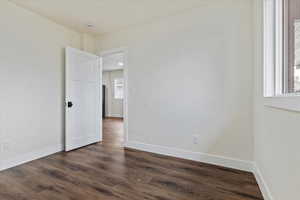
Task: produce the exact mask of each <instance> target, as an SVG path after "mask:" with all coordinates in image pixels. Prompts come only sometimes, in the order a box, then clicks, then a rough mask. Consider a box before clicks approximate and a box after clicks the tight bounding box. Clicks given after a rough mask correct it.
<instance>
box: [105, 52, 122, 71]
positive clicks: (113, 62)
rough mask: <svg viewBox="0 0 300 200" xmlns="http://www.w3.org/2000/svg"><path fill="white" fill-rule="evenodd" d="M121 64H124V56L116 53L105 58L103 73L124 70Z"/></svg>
mask: <svg viewBox="0 0 300 200" xmlns="http://www.w3.org/2000/svg"><path fill="white" fill-rule="evenodd" d="M120 63H124V54H123V53H116V54H110V55H107V56H104V57H103V71H112V70H118V69H123V66H121V65H120Z"/></svg>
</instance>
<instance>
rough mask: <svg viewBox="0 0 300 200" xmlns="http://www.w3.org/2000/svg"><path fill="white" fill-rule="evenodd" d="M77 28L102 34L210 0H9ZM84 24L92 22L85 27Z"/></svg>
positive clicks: (171, 13)
mask: <svg viewBox="0 0 300 200" xmlns="http://www.w3.org/2000/svg"><path fill="white" fill-rule="evenodd" d="M10 1H12V2H14V3H16V4H17V5H19V6H21V7H24V8H27V9H29V10H31V11H33V12H36V13H38V14H40V15H42V16H45V17H47V18H49V19H51V20H53V21H55V22H57V23H59V24H62V25H65V26H67V27H70V28H73V29H75V30H78V31H80V32H88V33H93V34H104V33H109V32H113V31H118V30H121V29H124V28H128V27H130V26H136V25H139V24H143V23H147V22H149V21H152V20H155V19H159V18H163V17H166V16H169V15H173V14H176V13H178V12H182V11H184V10H187V9H191V8H193V7H195V6H197V5H199V4H200V3H204V2H207V1H211V0H10ZM87 24H93V25H94V27H93V28H88V27H87Z"/></svg>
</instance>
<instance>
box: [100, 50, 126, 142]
mask: <svg viewBox="0 0 300 200" xmlns="http://www.w3.org/2000/svg"><path fill="white" fill-rule="evenodd" d="M116 53H123V54H124V66H123V79H124V99H123V124H124V125H123V126H124V134H123V137H124V145H123V147H126V144H127V142H128V49H127V48H126V47H120V48H113V49H108V50H104V51H100V52H99V53H98V54H97V55H98V56H100V58H101V61H102V68H101V76H102V73H103V57H104V56H107V55H110V54H116ZM102 112H103V111H102ZM101 123H103V121H101ZM101 127H103V125H101ZM102 137H103V134H102ZM102 140H103V138H102Z"/></svg>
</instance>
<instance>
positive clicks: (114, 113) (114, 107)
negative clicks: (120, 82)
mask: <svg viewBox="0 0 300 200" xmlns="http://www.w3.org/2000/svg"><path fill="white" fill-rule="evenodd" d="M118 78H124V75H123V70H113V71H104V72H103V84H104V85H105V86H106V88H105V89H106V90H105V92H106V96H105V97H106V99H105V110H106V113H105V116H106V117H123V100H122V99H115V98H114V80H115V79H118Z"/></svg>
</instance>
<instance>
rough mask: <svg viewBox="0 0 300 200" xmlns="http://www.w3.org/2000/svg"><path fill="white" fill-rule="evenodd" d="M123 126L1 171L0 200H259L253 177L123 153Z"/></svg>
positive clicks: (112, 124)
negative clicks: (80, 144) (100, 139)
mask: <svg viewBox="0 0 300 200" xmlns="http://www.w3.org/2000/svg"><path fill="white" fill-rule="evenodd" d="M122 126H123V125H122V121H121V120H116V119H107V120H105V121H104V142H103V144H100V143H99V144H95V145H90V146H88V147H85V148H81V149H78V150H75V151H72V152H69V153H57V154H54V155H51V156H48V157H46V158H43V159H39V160H35V161H33V162H30V163H27V164H24V165H21V166H18V167H15V168H12V169H9V170H6V171H3V172H0V200H260V199H263V198H262V195H261V193H260V191H259V188H258V186H257V183H256V181H255V179H254V176H253V175H252V174H251V173H247V172H242V171H239V170H233V169H228V168H224V167H219V166H213V165H208V164H203V163H198V162H193V161H188V160H182V159H177V158H172V157H166V156H161V155H157V154H152V153H146V152H141V151H135V150H132V149H126V150H124V149H123V148H122V147H120V145H121V144H122Z"/></svg>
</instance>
